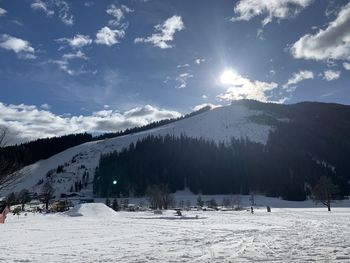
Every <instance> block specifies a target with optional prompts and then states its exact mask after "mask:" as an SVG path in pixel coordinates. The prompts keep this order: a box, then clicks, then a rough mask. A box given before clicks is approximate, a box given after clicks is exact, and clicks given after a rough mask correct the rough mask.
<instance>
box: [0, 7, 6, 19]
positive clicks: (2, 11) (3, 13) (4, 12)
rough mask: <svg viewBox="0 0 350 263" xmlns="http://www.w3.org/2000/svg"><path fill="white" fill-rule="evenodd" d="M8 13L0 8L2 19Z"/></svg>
mask: <svg viewBox="0 0 350 263" xmlns="http://www.w3.org/2000/svg"><path fill="white" fill-rule="evenodd" d="M6 13H7V11H6V10H5V9H3V8H1V7H0V17H2V16H5V15H6Z"/></svg>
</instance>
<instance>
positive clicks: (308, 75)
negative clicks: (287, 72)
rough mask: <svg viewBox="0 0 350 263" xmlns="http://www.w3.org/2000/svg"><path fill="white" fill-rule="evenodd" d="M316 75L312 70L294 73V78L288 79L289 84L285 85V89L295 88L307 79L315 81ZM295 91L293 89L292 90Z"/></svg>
mask: <svg viewBox="0 0 350 263" xmlns="http://www.w3.org/2000/svg"><path fill="white" fill-rule="evenodd" d="M313 78H314V73H313V72H312V71H310V70H300V71H299V72H296V73H293V76H292V77H291V78H290V79H288V81H287V83H286V84H284V85H283V88H284V89H288V88H290V86H291V85H293V86H295V85H296V84H298V83H299V82H301V81H303V80H306V79H313ZM291 90H293V88H292V89H291Z"/></svg>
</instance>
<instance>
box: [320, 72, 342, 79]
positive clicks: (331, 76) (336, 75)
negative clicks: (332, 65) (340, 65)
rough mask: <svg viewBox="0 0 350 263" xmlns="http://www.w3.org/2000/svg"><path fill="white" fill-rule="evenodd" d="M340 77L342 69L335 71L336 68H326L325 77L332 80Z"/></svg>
mask: <svg viewBox="0 0 350 263" xmlns="http://www.w3.org/2000/svg"><path fill="white" fill-rule="evenodd" d="M339 77H340V71H335V70H326V71H325V72H323V79H325V80H327V81H332V80H336V79H339Z"/></svg>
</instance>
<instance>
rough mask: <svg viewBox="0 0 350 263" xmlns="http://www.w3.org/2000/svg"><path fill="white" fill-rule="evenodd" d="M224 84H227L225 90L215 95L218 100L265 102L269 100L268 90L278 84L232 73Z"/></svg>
mask: <svg viewBox="0 0 350 263" xmlns="http://www.w3.org/2000/svg"><path fill="white" fill-rule="evenodd" d="M225 86H228V89H227V90H226V92H225V93H222V94H219V95H217V98H219V99H220V100H227V101H232V100H240V99H253V100H259V101H264V102H266V101H269V95H268V92H271V91H272V90H274V89H276V88H277V87H278V84H277V83H275V82H270V83H267V82H263V81H254V80H250V79H248V78H246V77H243V76H241V75H237V74H232V75H231V79H230V80H228V79H227V80H225Z"/></svg>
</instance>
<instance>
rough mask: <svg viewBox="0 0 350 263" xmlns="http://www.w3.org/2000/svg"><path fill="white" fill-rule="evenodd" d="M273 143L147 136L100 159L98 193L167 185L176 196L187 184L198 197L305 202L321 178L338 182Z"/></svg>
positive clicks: (140, 192)
mask: <svg viewBox="0 0 350 263" xmlns="http://www.w3.org/2000/svg"><path fill="white" fill-rule="evenodd" d="M272 137H274V136H272ZM275 141H276V140H274V139H273V138H271V140H270V141H269V142H268V144H267V145H266V146H264V145H262V144H259V143H254V142H251V141H249V140H247V139H245V140H235V139H232V140H231V143H230V144H228V145H227V144H226V145H225V144H223V143H219V144H216V143H214V142H211V141H205V140H203V139H194V138H188V137H184V136H182V137H180V138H177V137H172V136H166V137H153V136H149V137H147V138H144V139H142V140H140V141H138V142H137V143H136V144H131V145H130V146H129V148H128V149H124V150H123V151H121V152H114V153H111V154H108V155H103V156H102V157H101V160H100V165H99V168H98V169H97V170H96V174H95V178H94V194H95V195H97V196H102V197H108V196H118V195H123V196H128V195H130V194H133V195H144V194H145V193H146V190H147V188H148V187H149V186H151V185H168V186H169V188H170V190H171V191H172V192H173V191H176V190H180V189H183V188H184V187H185V183H186V184H187V185H186V186H187V187H188V188H189V189H190V190H191V191H193V192H194V193H202V194H238V193H240V194H248V193H249V192H258V193H261V194H265V195H267V196H281V197H283V198H284V199H287V200H305V198H306V196H307V194H309V193H308V188H307V187H305V185H306V184H309V186H310V187H309V189H311V188H312V186H313V185H314V184H315V183H316V182H317V179H318V178H319V177H320V176H321V175H324V176H329V177H335V176H334V173H333V172H332V171H331V170H330V169H328V168H327V167H325V166H323V165H319V164H318V163H317V162H315V161H313V160H312V159H311V158H310V157H309V156H308V155H300V154H299V152H298V151H297V150H295V149H294V148H293V147H290V148H288V149H287V150H286V151H281V150H280V149H279V147H278V144H275ZM276 143H278V141H276ZM113 181H117V184H113V183H112V182H113ZM338 184H343V186H344V188H346V186H347V182H343V181H339V180H338ZM340 194H342V195H345V194H348V192H346V191H343V192H342V193H340Z"/></svg>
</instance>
